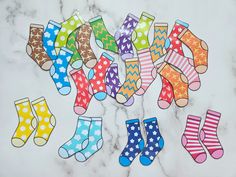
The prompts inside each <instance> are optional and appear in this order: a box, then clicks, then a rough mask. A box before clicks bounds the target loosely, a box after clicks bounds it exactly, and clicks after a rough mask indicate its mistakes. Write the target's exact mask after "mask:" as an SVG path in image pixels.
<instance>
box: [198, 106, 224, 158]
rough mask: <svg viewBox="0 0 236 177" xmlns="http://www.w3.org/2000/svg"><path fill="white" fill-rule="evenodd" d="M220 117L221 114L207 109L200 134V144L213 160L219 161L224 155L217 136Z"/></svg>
mask: <svg viewBox="0 0 236 177" xmlns="http://www.w3.org/2000/svg"><path fill="white" fill-rule="evenodd" d="M220 117H221V113H219V112H216V111H213V110H210V109H208V110H207V114H206V120H205V122H204V125H203V127H202V129H201V132H200V138H201V141H202V143H203V144H204V146H205V147H206V148H207V150H208V152H209V153H210V155H211V156H212V157H213V158H214V159H219V158H221V157H222V156H223V155H224V150H223V147H222V145H221V143H220V141H219V138H218V136H217V128H218V124H219V121H220Z"/></svg>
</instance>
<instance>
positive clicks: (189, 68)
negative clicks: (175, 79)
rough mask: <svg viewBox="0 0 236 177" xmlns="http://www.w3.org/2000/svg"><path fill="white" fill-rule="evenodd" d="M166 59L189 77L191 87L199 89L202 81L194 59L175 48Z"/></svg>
mask: <svg viewBox="0 0 236 177" xmlns="http://www.w3.org/2000/svg"><path fill="white" fill-rule="evenodd" d="M165 61H166V62H168V63H170V64H172V65H174V66H175V67H177V68H178V69H180V70H181V71H182V72H183V74H184V75H185V76H186V77H187V79H188V83H189V88H190V89H191V90H194V91H195V90H198V89H199V88H200V86H201V81H200V78H199V75H198V73H197V71H196V70H195V68H194V64H193V59H190V58H187V57H184V56H182V55H180V54H178V53H177V52H175V51H173V50H169V52H168V53H167V55H166V57H165Z"/></svg>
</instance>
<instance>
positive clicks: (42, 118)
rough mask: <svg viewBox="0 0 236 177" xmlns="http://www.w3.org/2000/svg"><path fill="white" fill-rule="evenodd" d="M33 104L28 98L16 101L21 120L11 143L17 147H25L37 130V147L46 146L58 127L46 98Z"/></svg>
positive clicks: (35, 137) (35, 139)
mask: <svg viewBox="0 0 236 177" xmlns="http://www.w3.org/2000/svg"><path fill="white" fill-rule="evenodd" d="M31 104H32V107H33V109H34V111H35V114H34V113H33V110H32V108H31ZM31 104H30V101H29V99H28V98H23V99H21V100H17V101H15V106H16V110H17V114H18V118H19V122H18V125H17V128H16V130H15V132H14V134H13V136H12V138H11V143H12V145H13V146H15V147H18V148H20V147H22V146H24V145H25V144H26V142H27V141H28V139H29V137H30V135H31V134H32V133H33V132H34V131H35V130H36V131H35V135H34V143H35V144H36V145H37V146H43V145H45V144H46V143H47V142H48V140H49V137H50V135H51V133H52V131H53V129H54V127H55V126H56V119H55V117H54V115H53V114H52V113H51V111H50V109H49V107H48V105H47V102H46V100H45V98H44V97H40V98H38V99H36V100H34V101H32V102H31Z"/></svg>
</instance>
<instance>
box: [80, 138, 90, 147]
mask: <svg viewBox="0 0 236 177" xmlns="http://www.w3.org/2000/svg"><path fill="white" fill-rule="evenodd" d="M88 142H89V141H88V139H86V140H84V141H83V142H82V146H81V148H82V149H85V148H86V147H87V146H88Z"/></svg>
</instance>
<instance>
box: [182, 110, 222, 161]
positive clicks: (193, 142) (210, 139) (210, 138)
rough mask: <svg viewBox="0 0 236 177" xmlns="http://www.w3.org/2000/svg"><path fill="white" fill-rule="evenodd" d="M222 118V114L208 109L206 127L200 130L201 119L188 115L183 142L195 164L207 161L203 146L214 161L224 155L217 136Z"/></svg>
mask: <svg viewBox="0 0 236 177" xmlns="http://www.w3.org/2000/svg"><path fill="white" fill-rule="evenodd" d="M220 117H221V113H219V112H216V111H213V110H210V109H208V110H207V113H206V119H205V122H204V125H203V127H202V129H201V130H200V124H201V117H199V116H194V115H188V117H187V123H186V128H185V131H184V133H183V135H182V140H181V142H182V145H183V147H184V148H185V149H186V150H187V152H188V153H189V154H190V155H191V157H192V158H193V160H194V161H195V162H197V163H199V164H200V163H203V162H205V161H206V159H207V154H206V151H205V150H204V148H203V145H204V146H205V147H206V149H207V151H208V152H209V154H210V155H211V157H213V158H214V159H219V158H221V157H222V156H223V155H224V150H223V147H222V145H221V143H220V141H219V138H218V136H217V128H218V125H219V121H220Z"/></svg>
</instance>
